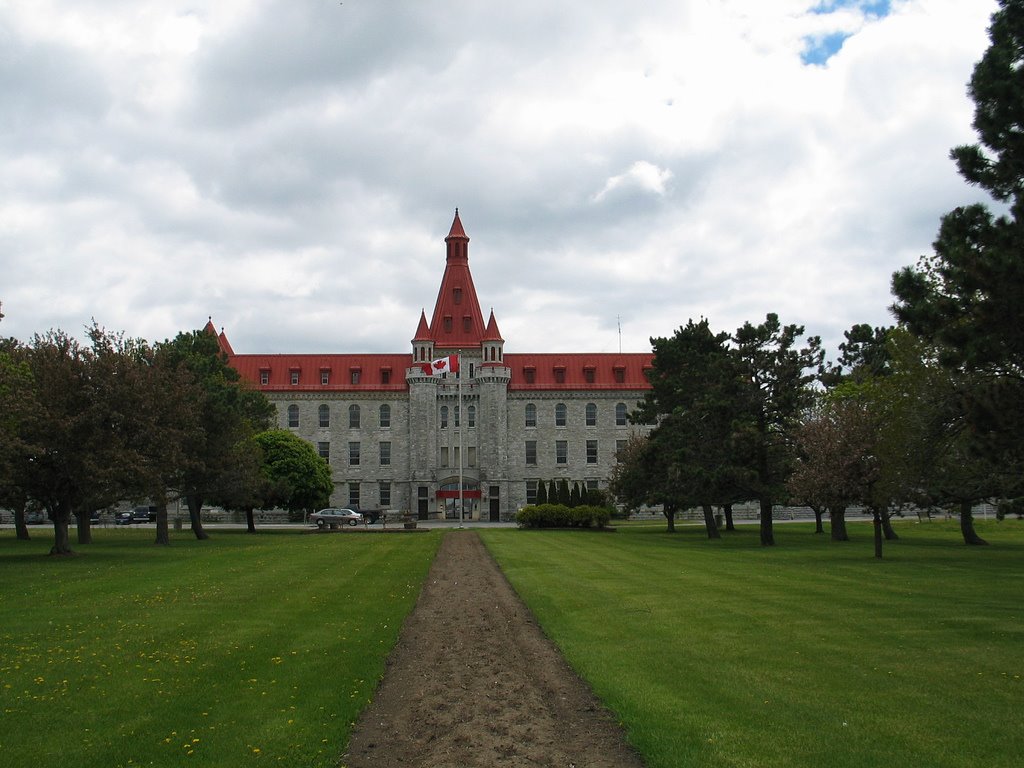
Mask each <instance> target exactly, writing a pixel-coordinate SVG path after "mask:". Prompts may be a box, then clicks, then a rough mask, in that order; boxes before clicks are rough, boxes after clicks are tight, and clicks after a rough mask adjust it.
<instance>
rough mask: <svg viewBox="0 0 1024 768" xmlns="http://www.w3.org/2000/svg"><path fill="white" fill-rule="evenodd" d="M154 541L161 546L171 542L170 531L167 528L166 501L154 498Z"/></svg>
mask: <svg viewBox="0 0 1024 768" xmlns="http://www.w3.org/2000/svg"><path fill="white" fill-rule="evenodd" d="M155 501H156V541H154V542H153V543H154V544H159V545H160V546H162V547H166V546H169V545H170V543H171V532H170V531H169V530H167V502H166V501H160V500H159V499H156V500H155Z"/></svg>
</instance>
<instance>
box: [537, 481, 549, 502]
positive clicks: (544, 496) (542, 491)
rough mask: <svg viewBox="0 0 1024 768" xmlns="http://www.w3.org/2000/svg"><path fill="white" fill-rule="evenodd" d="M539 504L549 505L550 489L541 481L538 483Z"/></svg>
mask: <svg viewBox="0 0 1024 768" xmlns="http://www.w3.org/2000/svg"><path fill="white" fill-rule="evenodd" d="M537 503H538V504H547V503H548V489H547V487H546V486H545V485H544V481H543V480H541V481H540V482H538V483H537Z"/></svg>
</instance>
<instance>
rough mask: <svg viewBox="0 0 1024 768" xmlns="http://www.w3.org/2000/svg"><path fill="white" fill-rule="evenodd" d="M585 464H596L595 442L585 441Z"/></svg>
mask: <svg viewBox="0 0 1024 768" xmlns="http://www.w3.org/2000/svg"><path fill="white" fill-rule="evenodd" d="M587 464H597V440H587Z"/></svg>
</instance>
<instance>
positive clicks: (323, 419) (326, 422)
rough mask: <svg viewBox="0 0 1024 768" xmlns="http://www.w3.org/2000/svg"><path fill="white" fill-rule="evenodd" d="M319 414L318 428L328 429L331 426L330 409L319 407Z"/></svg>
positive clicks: (324, 406)
mask: <svg viewBox="0 0 1024 768" xmlns="http://www.w3.org/2000/svg"><path fill="white" fill-rule="evenodd" d="M319 413H320V426H321V427H325V428H326V427H329V426H331V409H330V408H328V407H327V406H326V405H321V406H320V409H319Z"/></svg>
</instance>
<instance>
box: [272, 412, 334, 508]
mask: <svg viewBox="0 0 1024 768" xmlns="http://www.w3.org/2000/svg"><path fill="white" fill-rule="evenodd" d="M253 441H254V442H255V444H256V445H258V446H259V448H260V450H261V453H262V466H263V470H262V472H263V477H264V480H265V481H266V482H265V484H264V485H263V491H262V492H263V498H262V500H261V503H260V504H259V505H258V506H259V507H261V508H269V507H281V508H283V509H287V510H288V511H289V512H297V511H306V510H310V509H318V508H320V507H325V506H327V505H328V504H329V503H330V499H331V492H332V491H333V490H334V483H333V482H332V481H331V469H330V467H329V466H328V465H327V462H326V461H325V460H324V459H323V457H322V456H320V454H319V453H317V451H316V449H315V448H314V447H313V446H312V445H311V444H310V443H308V442H306V441H305V440H303V439H302V438H300V437H298V436H297V435H294V434H292V433H291V432H289V431H287V430H284V429H268V430H266V431H264V432H260V433H258V434H257V435H256V436H255V437H254V438H253Z"/></svg>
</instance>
